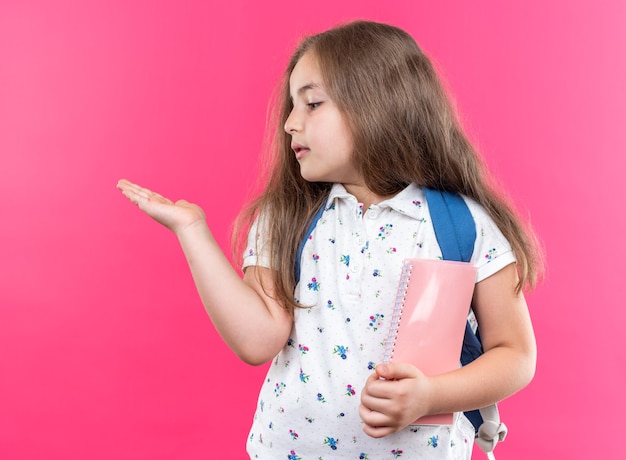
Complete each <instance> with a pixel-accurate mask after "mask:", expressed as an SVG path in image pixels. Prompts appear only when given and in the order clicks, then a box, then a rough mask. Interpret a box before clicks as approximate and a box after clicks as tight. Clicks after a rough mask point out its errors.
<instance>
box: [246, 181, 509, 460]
mask: <svg viewBox="0 0 626 460" xmlns="http://www.w3.org/2000/svg"><path fill="white" fill-rule="evenodd" d="M465 201H466V203H467V205H468V207H469V209H470V212H471V213H472V216H473V217H474V220H475V223H476V233H477V237H476V243H475V247H474V253H473V256H472V260H471V263H473V264H474V265H475V266H476V267H477V269H478V275H477V279H476V281H477V282H478V281H481V280H483V279H485V278H487V277H488V276H490V275H492V274H494V273H496V272H497V271H498V270H500V269H502V268H503V267H505V266H506V265H508V264H510V263H512V262H514V261H515V258H514V255H513V253H512V251H511V248H510V245H509V243H508V242H507V241H506V239H505V238H504V236H503V235H502V233H501V232H500V231H499V230H498V228H497V227H496V225H495V224H494V222H493V221H492V220H491V218H490V217H489V216H488V215H487V213H486V212H485V211H484V209H483V208H482V207H481V206H479V205H478V204H477V203H475V202H474V201H472V200H470V199H467V198H466V199H465ZM269 225H271V223H269ZM260 227H262V226H257V225H255V226H253V228H252V229H251V231H250V235H249V244H248V248H247V251H246V256H245V257H244V265H243V266H244V268H245V267H248V266H255V265H257V266H263V267H268V266H269V258H268V255H267V254H263V251H262V249H261V253H260V254H259V253H257V252H256V248H257V247H258V248H263V237H262V235H260V236H259V244H258V246H257V245H256V244H255V238H256V236H257V233H258V228H260ZM407 257H417V258H425V259H438V258H441V250H440V249H439V245H438V244H437V240H436V238H435V233H434V229H433V226H432V223H431V222H430V214H429V212H428V204H427V203H426V200H425V197H424V192H423V190H422V189H421V188H419V187H417V186H415V185H409V186H408V187H407V188H406V189H404V190H403V191H401V192H400V193H398V194H397V195H396V196H394V197H393V198H390V199H388V200H385V201H383V202H381V203H379V204H376V205H372V206H371V207H370V208H369V209H368V210H367V212H365V214H363V210H362V206H361V205H360V204H359V203H358V202H357V200H356V198H355V197H354V196H353V195H351V194H349V193H348V192H347V191H346V189H345V188H344V187H343V186H342V185H340V184H335V185H334V186H333V188H332V190H331V193H330V195H329V198H328V201H327V203H326V209H325V211H324V213H323V214H322V217H321V218H320V220H319V221H318V223H317V225H316V227H315V229H314V230H313V233H312V234H311V237H310V238H309V240H308V241H307V242H306V245H305V247H304V250H303V253H302V261H301V277H300V281H299V283H298V285H297V286H296V289H295V293H294V296H295V298H296V299H297V300H298V301H299V302H300V303H301V304H302V305H307V306H310V308H303V309H297V310H296V311H295V320H294V325H293V329H292V331H291V334H290V337H289V340H288V342H287V344H286V345H285V347H284V348H283V349H282V350H281V351H280V353H279V354H278V356H277V357H276V358H275V359H274V361H273V363H272V365H271V366H270V369H269V371H268V374H267V377H266V379H265V382H264V384H263V386H262V388H261V392H260V395H259V401H258V406H257V411H256V414H255V416H254V422H253V425H252V428H251V431H250V435H249V438H248V446H247V447H248V453H249V454H250V456H251V457H252V458H261V459H280V458H288V459H291V460H297V459H302V460H306V459H316V460H317V459H319V458H323V459H329V458H341V459H344V458H346V459H347V458H355V459H387V458H389V459H393V458H403V459H413V458H415V459H417V458H427V459H439V458H441V459H457V458H458V459H467V458H470V453H471V449H472V443H473V437H474V430H473V427H472V426H471V424H470V423H469V421H468V420H467V419H466V418H465V417H464V416H462V414H457V416H456V417H455V424H454V425H451V426H448V425H446V426H423V425H411V426H409V427H407V428H406V429H404V430H402V431H401V432H398V433H394V434H392V435H389V436H386V437H384V438H380V439H374V438H371V437H369V436H367V435H366V434H365V433H363V431H362V421H361V419H360V417H359V414H358V407H359V402H360V391H361V389H362V388H363V385H364V384H365V381H366V379H367V377H368V376H369V375H370V374H371V373H372V372H373V366H374V365H375V364H377V363H379V362H381V361H382V358H383V354H384V347H385V341H386V338H387V333H388V328H389V321H390V320H391V311H392V307H393V304H394V300H395V293H396V289H397V286H398V281H399V278H400V271H401V267H402V260H403V259H405V258H407Z"/></svg>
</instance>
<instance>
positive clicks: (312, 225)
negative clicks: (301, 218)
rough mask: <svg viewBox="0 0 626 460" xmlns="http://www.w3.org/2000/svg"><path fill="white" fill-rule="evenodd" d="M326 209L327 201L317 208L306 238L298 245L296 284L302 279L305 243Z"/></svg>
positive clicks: (295, 272)
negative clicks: (301, 270)
mask: <svg viewBox="0 0 626 460" xmlns="http://www.w3.org/2000/svg"><path fill="white" fill-rule="evenodd" d="M325 210H326V202H324V203H323V204H322V206H320V208H319V209H318V210H317V212H316V213H315V214H314V215H313V218H312V219H311V222H310V223H309V226H308V227H307V229H306V233H305V234H304V238H302V241H300V245H299V246H298V251H297V252H296V262H295V266H294V276H295V280H296V284H298V281H300V266H301V264H302V260H301V259H302V251H304V245H305V244H306V242H307V241H308V239H309V238H310V236H311V233H313V229H315V226H316V225H317V221H318V220H320V217H322V214H324V211H325Z"/></svg>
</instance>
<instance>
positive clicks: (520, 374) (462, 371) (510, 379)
mask: <svg viewBox="0 0 626 460" xmlns="http://www.w3.org/2000/svg"><path fill="white" fill-rule="evenodd" d="M535 364H536V350H535V346H534V341H530V342H529V343H528V346H527V347H526V348H523V349H519V348H512V347H508V346H499V347H495V348H492V349H491V350H489V351H488V352H487V353H485V354H483V355H482V356H481V357H480V358H478V359H477V360H476V361H474V362H472V363H470V364H468V365H467V366H463V367H462V368H459V369H457V370H455V371H453V372H450V373H447V374H443V375H440V376H436V377H432V378H430V382H431V384H430V389H431V394H430V397H429V398H428V400H429V402H430V403H429V406H430V407H429V410H428V413H430V414H440V413H448V412H461V411H467V410H473V409H477V408H482V407H486V406H489V405H491V404H494V403H496V402H498V401H501V400H503V399H505V398H507V397H509V396H511V395H512V394H514V393H516V392H517V391H519V390H521V389H522V388H524V387H525V386H526V385H528V383H530V381H531V380H532V378H533V376H534V373H535Z"/></svg>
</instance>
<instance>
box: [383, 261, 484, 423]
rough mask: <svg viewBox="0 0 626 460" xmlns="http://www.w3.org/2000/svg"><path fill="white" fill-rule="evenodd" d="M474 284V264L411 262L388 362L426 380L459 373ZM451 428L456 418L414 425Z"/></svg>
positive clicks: (396, 311)
mask: <svg viewBox="0 0 626 460" xmlns="http://www.w3.org/2000/svg"><path fill="white" fill-rule="evenodd" d="M475 282H476V267H474V266H473V265H471V264H469V263H465V262H454V261H449V260H428V259H406V260H405V261H404V264H403V268H402V276H401V277H400V285H399V286H398V292H397V295H396V302H395V305H394V309H393V315H392V318H391V325H390V329H389V337H388V339H387V346H386V349H385V357H384V359H383V362H385V363H387V362H391V361H395V362H398V363H410V364H412V365H414V366H415V367H417V368H418V369H420V370H421V371H422V372H423V373H424V374H426V375H439V374H443V373H445V372H448V371H451V370H454V369H456V368H458V367H459V365H460V356H461V347H462V345H463V335H464V333H465V322H466V321H467V315H468V313H469V309H470V304H471V301H472V295H473V292H474V284H475ZM452 422H453V414H438V415H429V416H426V417H422V418H420V419H418V420H416V421H415V424H419V425H449V424H452Z"/></svg>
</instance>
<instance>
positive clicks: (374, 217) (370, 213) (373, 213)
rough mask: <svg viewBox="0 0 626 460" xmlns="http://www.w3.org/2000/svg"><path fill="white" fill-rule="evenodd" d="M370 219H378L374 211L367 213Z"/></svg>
mask: <svg viewBox="0 0 626 460" xmlns="http://www.w3.org/2000/svg"><path fill="white" fill-rule="evenodd" d="M367 215H368V216H369V218H370V219H376V218H377V217H378V213H377V212H376V211H370V212H368V213H367Z"/></svg>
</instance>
